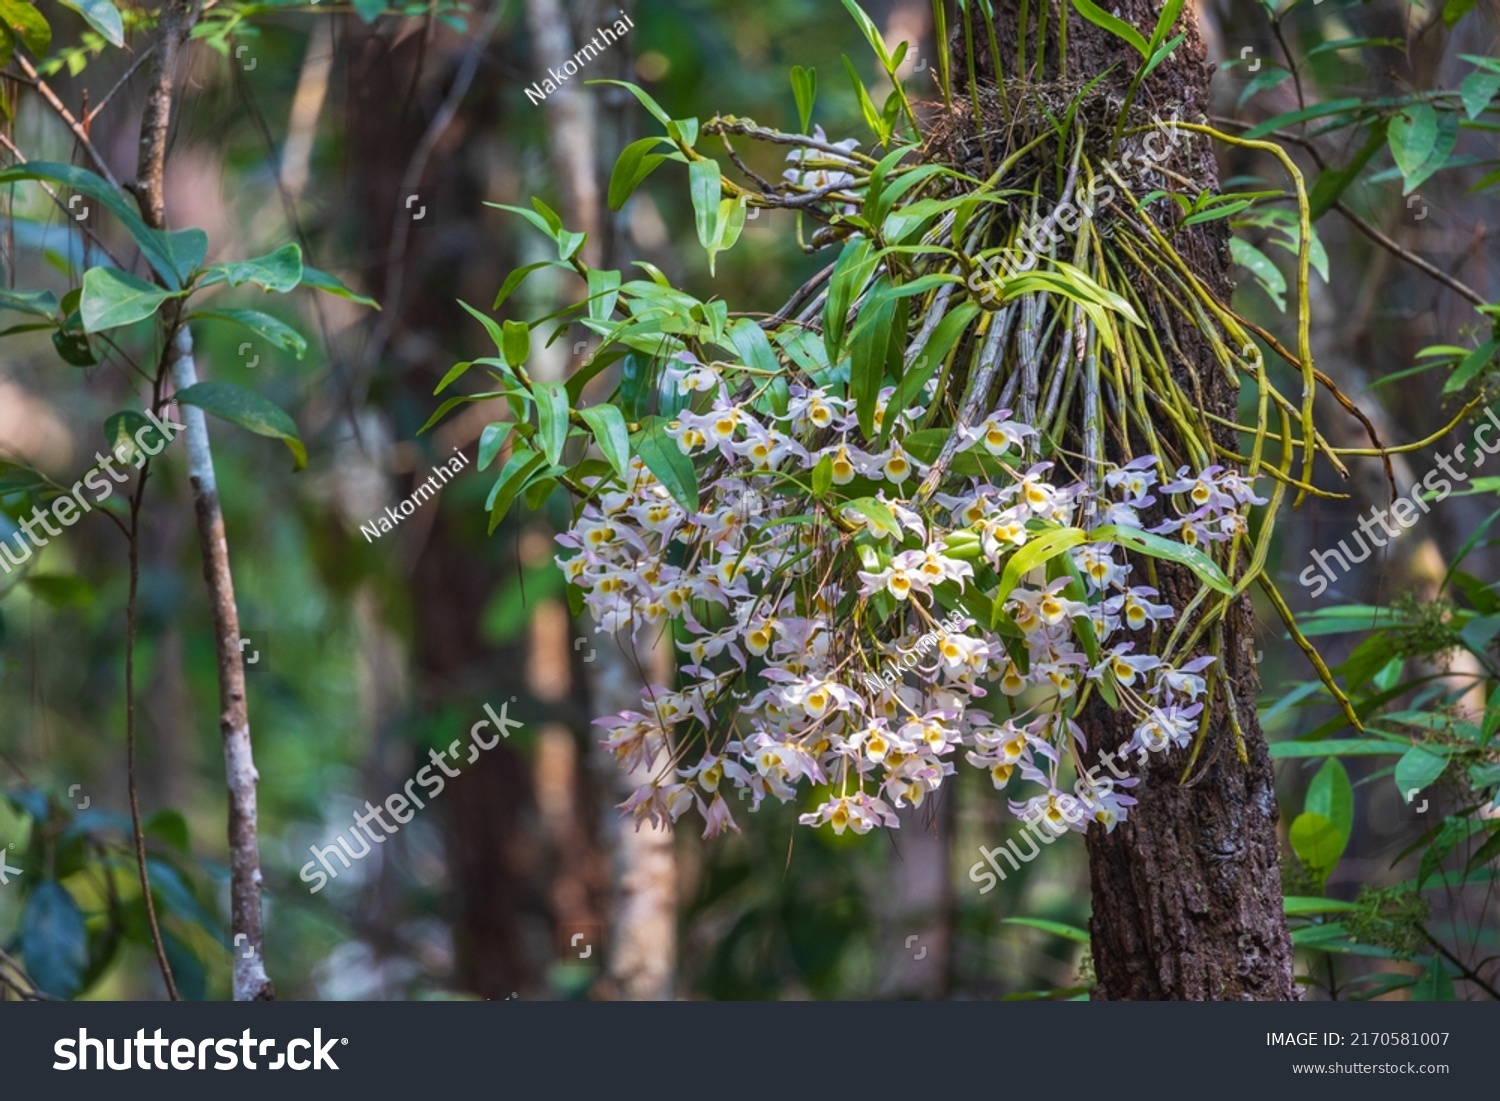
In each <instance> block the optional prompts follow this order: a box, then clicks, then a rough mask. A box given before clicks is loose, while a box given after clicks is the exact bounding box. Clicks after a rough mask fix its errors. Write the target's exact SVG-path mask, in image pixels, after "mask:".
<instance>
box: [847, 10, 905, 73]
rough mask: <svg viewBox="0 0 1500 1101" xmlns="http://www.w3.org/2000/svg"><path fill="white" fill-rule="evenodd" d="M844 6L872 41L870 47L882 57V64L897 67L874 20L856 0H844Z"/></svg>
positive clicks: (887, 67)
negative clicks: (893, 63)
mask: <svg viewBox="0 0 1500 1101" xmlns="http://www.w3.org/2000/svg"><path fill="white" fill-rule="evenodd" d="M844 8H845V9H846V10H847V11H848V12H849V14H850V15H852V16H853V17H854V22H855V24H856V25H857V26H858V27H859V29H860V32H861V33H862V34H863V35H864V36H865V41H867V42H869V43H870V48H871V49H872V50H874V51H875V56H876V57H878V58H880V64H881V65H883V66H884V67H885V68H886V69H887V70H890V69H893V68H895V66H894V65H892V64H891V54H890V51H889V50H887V49H886V48H885V39H883V38H881V37H880V31H879V29H877V28H876V26H875V22H874V20H872V19H871V18H870V17H869V16H868V15H866V14H865V13H864V9H862V8H861V7H860V6H859V5H858V4H856V3H855V2H854V0H844Z"/></svg>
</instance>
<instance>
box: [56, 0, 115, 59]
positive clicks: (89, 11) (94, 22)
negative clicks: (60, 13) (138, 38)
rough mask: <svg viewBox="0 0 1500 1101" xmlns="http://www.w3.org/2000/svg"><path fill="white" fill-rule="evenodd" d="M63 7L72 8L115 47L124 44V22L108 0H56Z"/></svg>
mask: <svg viewBox="0 0 1500 1101" xmlns="http://www.w3.org/2000/svg"><path fill="white" fill-rule="evenodd" d="M58 3H60V4H61V5H62V6H63V7H65V8H72V9H73V10H74V11H76V12H77V13H78V14H79V15H81V16H83V18H84V20H85V21H86V22H87V23H88V25H89V26H91V27H93V28H94V30H96V31H98V32H99V33H100V34H101V35H103V36H104V41H106V42H108V43H109V44H110V45H111V46H114V47H115V48H116V49H118V48H119V47H121V46H123V45H125V24H124V23H123V22H122V21H121V19H120V12H119V10H118V9H117V8H116V7H115V6H114V5H113V4H111V3H110V2H109V0H58Z"/></svg>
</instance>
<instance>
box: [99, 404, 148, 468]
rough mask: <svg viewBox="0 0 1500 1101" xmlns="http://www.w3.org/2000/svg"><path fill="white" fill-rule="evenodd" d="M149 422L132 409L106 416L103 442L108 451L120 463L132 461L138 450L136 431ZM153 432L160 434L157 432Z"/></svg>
mask: <svg viewBox="0 0 1500 1101" xmlns="http://www.w3.org/2000/svg"><path fill="white" fill-rule="evenodd" d="M150 423H151V422H150V421H148V420H147V419H146V418H145V417H144V416H142V415H141V414H140V413H137V412H136V411H135V410H133V409H127V410H125V411H124V412H121V413H116V414H115V415H114V416H112V417H109V418H107V419H106V420H105V422H104V443H105V446H107V447H108V448H109V453H110V454H111V455H113V456H114V457H115V458H116V459H117V460H119V461H120V462H122V463H128V462H132V461H134V459H135V456H136V452H137V451H139V450H140V448H139V447H138V446H137V444H136V441H135V436H136V433H137V432H139V431H140V430H141V429H142V428H145V427H147V426H148V425H150ZM153 432H155V430H154V429H153ZM155 434H156V435H158V436H159V435H160V433H159V432H156V433H155ZM143 442H145V441H143ZM152 446H154V445H152Z"/></svg>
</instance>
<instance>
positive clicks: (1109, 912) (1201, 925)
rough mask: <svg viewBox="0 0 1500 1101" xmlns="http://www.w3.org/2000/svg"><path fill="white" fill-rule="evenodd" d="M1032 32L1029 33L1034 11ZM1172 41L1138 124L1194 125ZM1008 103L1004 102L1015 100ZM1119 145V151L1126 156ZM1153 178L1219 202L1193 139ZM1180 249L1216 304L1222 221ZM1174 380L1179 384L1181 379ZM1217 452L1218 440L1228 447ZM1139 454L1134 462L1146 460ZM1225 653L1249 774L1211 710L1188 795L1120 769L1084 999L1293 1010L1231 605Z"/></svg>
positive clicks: (1049, 53) (1195, 59)
mask: <svg viewBox="0 0 1500 1101" xmlns="http://www.w3.org/2000/svg"><path fill="white" fill-rule="evenodd" d="M997 7H998V10H997V12H996V16H995V22H996V26H997V30H999V31H1000V32H1001V33H1000V35H999V38H1000V43H999V44H1000V49H1001V54H1002V57H1001V58H1000V66H999V71H1000V72H1002V73H1004V74H1005V76H1006V77H1007V79H1013V78H1015V77H1016V75H1017V74H1015V73H1014V72H1013V70H1014V67H1015V59H1016V51H1015V44H1016V40H1015V36H1016V31H1017V28H1018V27H1019V25H1020V4H1019V2H1018V0H1006V2H1002V3H1000V4H999V5H998V6H997ZM1034 7H1035V6H1034V5H1033V8H1034ZM1069 7H1070V5H1067V4H1065V3H1064V4H1062V5H1058V4H1053V5H1052V11H1051V13H1050V17H1049V21H1048V26H1049V39H1050V40H1049V42H1048V43H1047V45H1046V50H1045V53H1044V55H1043V57H1044V63H1043V68H1042V72H1041V73H1040V74H1037V75H1036V76H1033V77H1032V79H1034V80H1044V81H1050V80H1055V79H1056V77H1057V64H1056V62H1057V57H1058V40H1057V36H1056V29H1057V27H1058V24H1059V19H1060V18H1061V16H1062V15H1063V12H1062V11H1061V10H1060V8H1069ZM1109 7H1110V8H1111V9H1112V10H1113V12H1114V14H1116V15H1117V16H1119V17H1120V18H1122V19H1124V20H1125V21H1127V22H1129V23H1131V24H1132V25H1133V26H1135V27H1136V28H1137V29H1139V30H1140V31H1141V33H1142V34H1143V35H1144V36H1146V37H1147V38H1149V37H1150V35H1151V30H1152V28H1153V27H1154V26H1155V23H1156V20H1157V16H1158V14H1159V12H1160V10H1161V7H1162V4H1161V3H1160V0H1117V2H1116V3H1115V4H1112V5H1109ZM1067 17H1068V20H1069V22H1068V72H1069V73H1070V74H1074V75H1075V76H1078V75H1081V76H1082V77H1083V78H1084V79H1088V78H1092V77H1093V76H1094V75H1096V74H1098V73H1102V72H1104V71H1105V70H1106V69H1108V68H1109V67H1110V66H1111V65H1114V66H1115V68H1114V70H1113V71H1112V73H1111V74H1110V76H1109V77H1107V78H1106V79H1107V80H1109V81H1112V82H1113V83H1114V84H1115V85H1116V86H1118V87H1119V89H1120V91H1121V92H1122V93H1123V91H1124V88H1125V86H1126V85H1128V83H1129V81H1130V79H1131V77H1132V76H1133V74H1134V73H1135V71H1136V70H1137V69H1138V68H1139V66H1140V65H1141V58H1140V56H1139V55H1138V54H1137V53H1135V52H1134V51H1133V50H1132V49H1131V48H1130V47H1129V46H1128V45H1127V44H1126V43H1125V42H1123V41H1122V40H1120V39H1118V38H1116V37H1115V36H1113V35H1110V34H1107V33H1106V32H1104V31H1102V30H1100V29H1099V28H1097V27H1095V26H1094V25H1092V24H1091V23H1088V22H1086V21H1084V20H1083V19H1081V18H1080V17H1079V16H1078V15H1077V13H1076V12H1074V11H1068V12H1067ZM1031 26H1032V27H1033V28H1034V27H1035V26H1036V17H1035V13H1034V11H1033V15H1032V20H1031ZM974 29H975V34H974V42H975V50H976V66H977V71H978V72H979V74H980V79H981V80H984V79H987V78H990V77H992V75H993V74H994V73H995V72H996V68H995V65H994V61H993V59H992V58H990V57H989V56H988V50H987V48H986V46H985V45H984V43H985V41H986V37H987V36H986V34H985V31H984V28H983V25H982V24H978V25H976V27H975V28H974ZM1176 30H1179V31H1181V30H1185V31H1187V39H1186V40H1185V41H1184V43H1183V44H1182V46H1180V47H1179V48H1178V50H1177V51H1176V53H1175V54H1174V55H1173V56H1172V58H1171V59H1170V60H1168V61H1166V62H1165V63H1163V64H1162V65H1161V66H1160V67H1159V68H1158V69H1157V70H1156V71H1155V72H1154V73H1153V74H1152V75H1151V77H1150V78H1149V79H1148V80H1147V81H1146V82H1145V83H1144V85H1143V87H1142V88H1141V91H1140V93H1139V95H1138V96H1137V100H1136V108H1135V110H1136V111H1137V112H1139V113H1141V114H1143V115H1144V116H1145V117H1149V115H1150V114H1151V113H1152V112H1155V113H1157V114H1158V115H1160V116H1162V117H1164V118H1165V117H1169V116H1170V115H1171V113H1172V112H1173V111H1174V110H1180V112H1181V117H1182V118H1183V119H1184V120H1186V121H1204V120H1205V116H1206V115H1207V114H1208V83H1209V77H1210V75H1211V68H1210V67H1209V66H1208V64H1207V62H1206V51H1205V49H1204V45H1203V42H1202V39H1201V38H1200V36H1199V33H1198V30H1197V27H1196V24H1195V16H1194V9H1193V6H1191V5H1189V7H1188V9H1187V11H1186V12H1185V14H1184V25H1183V26H1181V27H1179V28H1176ZM954 48H955V54H957V55H961V54H962V51H963V35H962V28H960V29H959V32H958V34H956V35H955V39H954ZM1027 55H1028V58H1029V59H1030V60H1029V62H1028V64H1034V59H1035V56H1036V50H1035V44H1034V43H1028V48H1027ZM963 71H964V66H963V65H962V64H958V65H957V66H956V74H957V73H962V72H963ZM1078 83H1081V81H1079V82H1078ZM1009 87H1010V88H1012V89H1015V88H1017V87H1018V85H1017V84H1011V85H1009ZM1017 100H1018V97H1017V95H1016V93H1015V91H1012V92H1011V101H1012V102H1013V103H1014V102H1017ZM1131 140H1132V139H1130V138H1126V139H1125V142H1124V143H1123V144H1122V150H1121V151H1122V152H1123V151H1124V149H1126V148H1128V147H1129V144H1130V142H1131ZM1165 167H1169V168H1171V169H1172V170H1173V171H1175V172H1178V173H1180V174H1181V175H1182V176H1184V177H1186V178H1188V179H1189V180H1192V181H1193V182H1194V184H1195V186H1196V187H1197V188H1201V189H1206V190H1210V191H1217V190H1218V184H1219V176H1218V169H1217V166H1216V164H1215V162H1214V157H1213V151H1212V150H1211V149H1209V148H1208V146H1207V144H1206V142H1205V141H1204V140H1203V139H1201V138H1194V139H1193V140H1191V141H1189V140H1183V139H1180V140H1179V144H1178V145H1177V147H1176V148H1175V150H1174V151H1173V153H1172V155H1171V159H1170V160H1169V161H1168V162H1167V164H1166V166H1165ZM1149 186H1150V187H1162V188H1165V189H1168V190H1178V189H1180V188H1181V185H1180V184H1175V183H1173V182H1172V181H1171V180H1170V179H1169V178H1166V177H1160V178H1156V179H1152V181H1151V183H1150V184H1149ZM1117 201H1119V200H1117ZM1176 243H1177V245H1178V248H1179V249H1180V251H1181V253H1182V255H1183V257H1184V259H1185V260H1186V261H1187V262H1188V263H1189V264H1190V265H1191V266H1192V267H1193V269H1194V271H1195V272H1196V273H1197V275H1198V277H1199V278H1200V279H1202V280H1203V281H1204V283H1205V285H1206V286H1208V287H1210V288H1211V289H1213V291H1214V292H1215V293H1216V294H1217V295H1218V296H1219V297H1220V298H1222V299H1223V300H1224V301H1228V299H1229V297H1230V294H1231V292H1232V290H1233V284H1232V283H1231V281H1230V279H1229V250H1228V230H1227V227H1226V223H1225V222H1223V221H1217V222H1211V223H1208V224H1205V225H1201V226H1197V227H1194V228H1192V229H1190V230H1186V231H1184V232H1182V233H1181V234H1179V235H1178V237H1177V238H1176ZM1149 322H1150V323H1151V324H1154V325H1156V326H1158V327H1163V328H1164V327H1167V326H1170V327H1171V330H1172V335H1173V336H1174V338H1175V341H1176V344H1177V346H1178V347H1180V348H1181V349H1182V352H1183V354H1184V355H1185V356H1187V357H1188V358H1189V359H1190V360H1192V361H1193V362H1195V363H1196V364H1197V365H1199V367H1200V368H1201V370H1199V372H1198V374H1199V377H1200V378H1201V379H1202V380H1204V383H1205V393H1204V400H1205V403H1206V405H1207V407H1208V408H1209V409H1210V410H1211V411H1212V412H1214V413H1216V414H1218V415H1220V416H1223V417H1229V418H1233V417H1234V415H1235V396H1236V394H1235V390H1234V389H1233V388H1232V387H1231V386H1230V385H1229V384H1228V382H1227V380H1226V379H1225V378H1224V373H1223V372H1222V371H1220V370H1218V369H1217V368H1216V366H1215V364H1214V362H1213V360H1212V357H1211V356H1210V355H1209V354H1208V353H1207V349H1206V348H1205V346H1204V344H1203V342H1202V341H1201V340H1200V339H1199V338H1198V335H1197V333H1196V332H1195V331H1194V330H1193V329H1192V328H1191V327H1190V326H1188V325H1186V324H1185V323H1184V322H1182V320H1181V319H1180V318H1179V317H1177V316H1176V315H1175V314H1174V315H1169V316H1162V315H1156V316H1153V317H1152V318H1150V319H1149ZM1178 370H1179V371H1180V372H1181V374H1182V376H1183V378H1184V379H1186V376H1187V373H1188V372H1187V370H1186V369H1185V366H1179V368H1178ZM1184 385H1188V384H1187V383H1186V382H1185V383H1184ZM1224 442H1226V443H1228V442H1229V441H1228V439H1227V437H1226V439H1225V441H1224ZM1138 453H1141V454H1143V453H1145V448H1144V447H1142V448H1141V449H1140V450H1139V451H1138ZM1166 566H1167V564H1166V563H1161V564H1159V568H1158V575H1159V578H1160V588H1161V590H1162V594H1163V597H1164V598H1165V599H1167V600H1169V601H1170V602H1171V603H1172V605H1173V606H1174V607H1175V608H1177V609H1178V610H1179V611H1180V610H1181V609H1182V608H1184V607H1185V605H1186V603H1187V601H1188V599H1189V598H1190V597H1191V595H1192V593H1193V592H1194V591H1195V588H1196V582H1195V581H1193V579H1192V578H1191V576H1190V575H1186V574H1185V571H1182V570H1180V569H1170V568H1164V567H1166ZM1224 642H1225V651H1226V652H1225V654H1224V655H1223V656H1222V658H1221V660H1222V662H1223V669H1224V673H1225V675H1226V677H1227V679H1228V680H1229V682H1230V683H1231V684H1232V685H1233V687H1234V694H1235V697H1236V699H1237V700H1238V702H1239V709H1240V714H1239V721H1240V725H1241V727H1242V728H1243V730H1244V733H1245V738H1246V743H1247V745H1246V749H1247V752H1248V755H1249V764H1248V766H1247V765H1245V764H1242V763H1241V762H1240V760H1239V757H1238V754H1237V752H1236V749H1235V738H1234V733H1233V731H1232V729H1231V728H1230V725H1229V722H1228V719H1227V715H1226V714H1225V711H1224V705H1223V704H1222V702H1217V703H1216V704H1215V711H1214V714H1213V716H1212V718H1211V721H1210V724H1209V729H1208V734H1207V740H1206V743H1205V744H1204V746H1203V749H1202V751H1201V753H1200V755H1199V758H1198V761H1197V763H1196V764H1195V766H1194V771H1193V775H1192V777H1191V778H1190V780H1189V782H1188V783H1187V784H1185V785H1184V784H1182V783H1180V782H1179V781H1180V779H1181V777H1182V774H1183V770H1184V768H1185V766H1186V763H1187V758H1188V756H1189V752H1188V750H1176V749H1174V750H1171V751H1169V752H1166V753H1160V754H1152V755H1151V757H1152V760H1150V761H1149V762H1148V763H1147V764H1146V766H1145V767H1144V768H1141V769H1137V768H1136V766H1135V765H1134V763H1133V759H1132V764H1131V768H1132V771H1133V772H1135V774H1137V775H1139V776H1140V778H1141V783H1140V785H1139V786H1138V787H1136V788H1134V789H1132V791H1131V794H1132V795H1133V796H1135V797H1136V798H1137V799H1139V801H1140V802H1139V804H1138V805H1137V806H1136V807H1134V808H1132V810H1131V814H1130V818H1129V820H1128V821H1126V822H1124V823H1122V824H1121V825H1120V826H1118V827H1117V828H1116V829H1115V831H1114V832H1113V833H1112V834H1105V833H1104V831H1103V830H1102V829H1101V828H1098V827H1095V828H1092V829H1090V831H1089V834H1088V849H1089V871H1090V882H1091V886H1092V893H1093V916H1092V918H1091V920H1090V931H1091V936H1092V948H1093V956H1094V969H1095V973H1096V975H1097V979H1098V981H1097V984H1096V985H1095V987H1094V995H1093V996H1094V997H1095V998H1096V999H1100V1000H1109V1001H1113V1000H1123V999H1186V1000H1221V999H1228V1000H1295V999H1298V998H1299V997H1300V993H1299V991H1298V988H1297V986H1296V983H1295V981H1294V979H1293V975H1292V962H1293V961H1292V947H1291V939H1290V937H1289V935H1288V932H1287V926H1286V918H1285V916H1284V914H1283V913H1282V901H1281V898H1282V891H1281V882H1280V865H1279V858H1278V852H1277V835H1276V820H1277V810H1276V792H1275V782H1274V776H1273V774H1272V770H1271V760H1270V754H1269V751H1268V749H1267V746H1266V741H1265V737H1264V736H1263V734H1262V733H1261V729H1260V723H1259V721H1258V718H1257V715H1256V713H1255V703H1254V701H1255V698H1256V687H1257V678H1256V673H1255V669H1254V663H1253V660H1252V658H1251V655H1252V654H1253V653H1254V619H1253V614H1252V610H1251V605H1250V601H1249V598H1248V597H1242V598H1241V599H1240V600H1239V601H1238V603H1237V604H1236V605H1235V606H1234V607H1232V608H1231V609H1230V611H1229V613H1228V614H1227V615H1226V617H1225V622H1224ZM1081 718H1082V720H1083V726H1084V729H1085V731H1086V733H1087V735H1088V740H1089V748H1090V751H1091V752H1092V753H1097V752H1099V751H1100V750H1101V749H1116V748H1118V747H1120V746H1121V745H1123V744H1124V743H1125V741H1126V740H1127V739H1128V738H1129V737H1130V733H1131V728H1132V727H1133V725H1134V724H1133V723H1132V722H1130V721H1128V716H1126V715H1124V714H1123V713H1115V712H1112V711H1111V710H1110V709H1109V708H1108V707H1105V706H1101V704H1100V701H1098V700H1097V698H1096V699H1095V700H1094V701H1093V704H1092V705H1091V707H1090V708H1088V709H1086V710H1085V713H1084V715H1083V716H1082V717H1081Z"/></svg>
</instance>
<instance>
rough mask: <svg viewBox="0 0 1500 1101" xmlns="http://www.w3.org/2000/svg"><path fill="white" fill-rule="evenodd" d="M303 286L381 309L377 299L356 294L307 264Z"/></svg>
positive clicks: (304, 268) (304, 266) (304, 269)
mask: <svg viewBox="0 0 1500 1101" xmlns="http://www.w3.org/2000/svg"><path fill="white" fill-rule="evenodd" d="M302 286H304V287H311V288H313V290H318V291H322V292H323V293H324V294H331V295H333V296H334V297H335V298H347V299H348V300H349V301H351V302H356V303H358V304H359V305H361V306H373V307H374V308H375V309H377V310H378V309H380V303H378V302H376V301H375V299H373V298H367V297H365V296H364V295H362V294H356V293H355V292H354V291H351V290H350V289H349V288H348V287H346V286H344V284H343V283H341V282H339V281H338V280H337V279H336V278H334V277H333V276H331V275H329V274H328V273H327V272H326V271H319V270H318V269H317V268H310V267H308V266H307V265H306V264H303V265H302Z"/></svg>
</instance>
